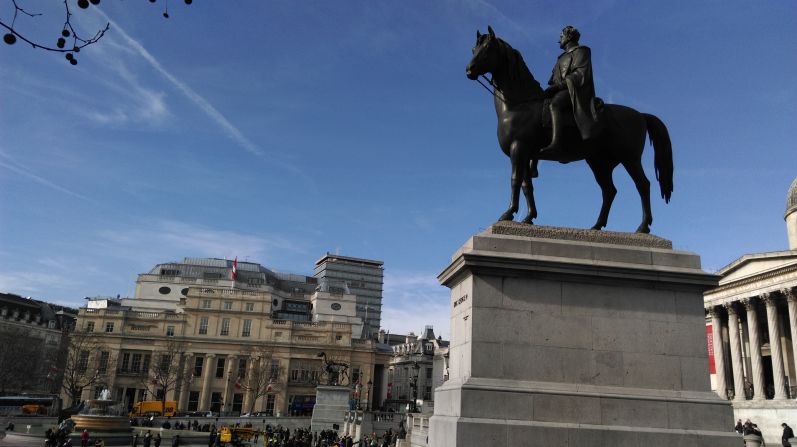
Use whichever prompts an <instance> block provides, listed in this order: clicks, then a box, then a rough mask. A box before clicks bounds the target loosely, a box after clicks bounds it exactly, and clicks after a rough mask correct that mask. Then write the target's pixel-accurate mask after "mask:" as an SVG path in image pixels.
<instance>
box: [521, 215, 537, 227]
mask: <svg viewBox="0 0 797 447" xmlns="http://www.w3.org/2000/svg"><path fill="white" fill-rule="evenodd" d="M533 220H534V217H533V216H526V218H525V219H523V220H522V221H521V222H523V223H524V224H529V225H534V222H533Z"/></svg>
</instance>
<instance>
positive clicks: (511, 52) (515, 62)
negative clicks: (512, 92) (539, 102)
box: [498, 37, 542, 96]
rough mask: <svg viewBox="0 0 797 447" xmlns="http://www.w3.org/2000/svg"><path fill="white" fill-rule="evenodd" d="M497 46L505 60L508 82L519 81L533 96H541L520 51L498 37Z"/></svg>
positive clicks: (539, 88) (537, 84)
mask: <svg viewBox="0 0 797 447" xmlns="http://www.w3.org/2000/svg"><path fill="white" fill-rule="evenodd" d="M498 42H499V44H500V45H499V48H500V49H501V53H502V54H503V57H504V58H505V59H506V62H507V77H508V80H509V81H510V82H519V83H521V85H520V86H519V87H522V88H524V89H528V90H529V91H530V92H531V93H532V94H534V95H535V96H542V87H540V83H539V82H538V81H537V80H536V79H534V75H533V74H531V71H529V67H528V66H527V65H526V62H525V61H524V60H523V55H522V54H520V51H518V50H516V49H514V48H512V45H509V44H508V43H507V42H506V41H505V40H503V39H501V38H500V37H499V38H498Z"/></svg>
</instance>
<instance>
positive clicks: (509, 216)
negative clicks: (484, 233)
mask: <svg viewBox="0 0 797 447" xmlns="http://www.w3.org/2000/svg"><path fill="white" fill-rule="evenodd" d="M514 217H515V214H514V213H510V212H509V211H507V212H505V213H504V214H501V217H499V218H498V221H499V222H503V221H507V220H509V221H511V220H514Z"/></svg>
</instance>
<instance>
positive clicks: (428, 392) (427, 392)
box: [423, 386, 432, 400]
mask: <svg viewBox="0 0 797 447" xmlns="http://www.w3.org/2000/svg"><path fill="white" fill-rule="evenodd" d="M423 398H424V400H431V399H432V387H430V386H427V387H426V390H425V391H424V393H423Z"/></svg>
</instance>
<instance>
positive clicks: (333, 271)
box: [315, 253, 384, 338]
mask: <svg viewBox="0 0 797 447" xmlns="http://www.w3.org/2000/svg"><path fill="white" fill-rule="evenodd" d="M315 277H316V278H318V280H319V281H325V282H328V283H329V284H330V286H332V287H334V286H333V284H339V285H343V284H345V286H344V287H345V288H347V289H348V290H347V291H346V293H352V294H354V295H355V296H356V297H357V316H358V317H360V318H362V319H363V320H364V321H365V322H366V327H365V331H364V333H365V337H367V338H373V337H375V336H376V334H378V333H379V327H380V323H381V320H382V289H383V287H382V286H383V278H384V269H383V267H382V261H374V260H371V259H362V258H352V257H349V256H340V255H333V254H330V253H327V254H326V255H324V256H322V257H321V259H319V260H318V261H316V263H315Z"/></svg>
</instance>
